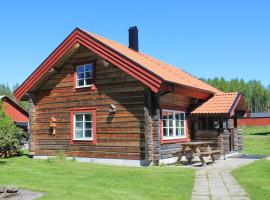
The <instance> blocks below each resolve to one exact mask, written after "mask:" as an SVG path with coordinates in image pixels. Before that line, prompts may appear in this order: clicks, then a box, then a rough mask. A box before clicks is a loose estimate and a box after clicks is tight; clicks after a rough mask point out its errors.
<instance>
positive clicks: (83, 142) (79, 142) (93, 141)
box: [70, 139, 96, 144]
mask: <svg viewBox="0 0 270 200" xmlns="http://www.w3.org/2000/svg"><path fill="white" fill-rule="evenodd" d="M70 144H96V141H95V140H93V139H89V140H75V139H74V140H71V141H70Z"/></svg>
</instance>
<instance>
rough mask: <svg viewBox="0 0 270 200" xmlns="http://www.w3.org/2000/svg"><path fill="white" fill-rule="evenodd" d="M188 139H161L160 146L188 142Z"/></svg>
mask: <svg viewBox="0 0 270 200" xmlns="http://www.w3.org/2000/svg"><path fill="white" fill-rule="evenodd" d="M189 141H190V138H178V139H162V140H161V144H170V143H180V142H189Z"/></svg>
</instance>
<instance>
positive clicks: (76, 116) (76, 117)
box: [75, 114, 83, 122]
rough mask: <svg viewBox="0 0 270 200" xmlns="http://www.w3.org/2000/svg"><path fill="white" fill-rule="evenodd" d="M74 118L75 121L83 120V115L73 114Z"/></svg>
mask: <svg viewBox="0 0 270 200" xmlns="http://www.w3.org/2000/svg"><path fill="white" fill-rule="evenodd" d="M75 120H76V122H78V121H81V122H82V121H83V115H78V114H77V115H75Z"/></svg>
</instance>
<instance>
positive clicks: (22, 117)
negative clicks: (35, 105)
mask: <svg viewBox="0 0 270 200" xmlns="http://www.w3.org/2000/svg"><path fill="white" fill-rule="evenodd" d="M0 100H1V101H2V102H3V105H4V109H5V113H6V115H8V116H9V117H10V118H11V119H12V121H13V122H14V123H15V124H16V125H17V126H19V127H22V128H27V127H28V122H29V114H28V112H27V111H26V110H25V109H23V108H22V107H21V106H20V105H18V104H17V103H16V102H15V101H13V100H12V99H10V98H9V97H7V96H0Z"/></svg>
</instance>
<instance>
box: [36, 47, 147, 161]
mask: <svg viewBox="0 0 270 200" xmlns="http://www.w3.org/2000/svg"><path fill="white" fill-rule="evenodd" d="M93 58H95V59H98V60H100V59H101V58H99V57H97V56H95V55H93V53H91V52H90V51H89V50H87V49H85V48H84V47H80V50H79V52H78V53H76V54H75V55H74V56H73V57H72V58H71V59H69V60H68V61H67V62H66V63H65V64H64V66H63V67H62V68H61V69H60V71H59V72H57V73H56V74H54V75H52V76H51V77H50V78H49V79H48V80H47V81H46V82H45V83H44V84H43V85H42V86H41V87H40V88H39V89H38V90H37V92H35V95H36V98H35V112H33V113H32V116H33V117H34V122H35V123H34V124H32V127H31V131H32V138H31V139H32V150H33V151H34V153H35V154H36V155H56V154H57V153H58V152H59V151H60V150H64V151H65V153H66V155H67V156H80V157H93V158H120V159H136V160H140V159H141V160H143V159H144V158H145V139H144V123H145V119H144V103H145V99H144V89H145V88H144V85H143V84H141V83H140V82H138V81H137V80H136V79H134V78H133V77H131V76H129V75H128V74H126V73H125V72H123V71H122V70H120V69H119V68H118V67H115V66H113V65H111V64H109V65H104V64H102V62H97V63H98V64H97V66H96V72H95V73H96V77H95V84H96V88H97V89H96V90H95V91H90V90H86V91H78V92H74V91H73V85H74V78H73V75H74V66H76V65H77V64H82V63H85V64H87V63H90V62H91V61H92V60H93ZM110 104H114V105H115V106H116V108H117V112H116V113H115V114H109V106H110ZM92 106H97V110H96V114H97V116H96V117H97V123H96V128H97V144H93V143H91V142H80V143H77V142H75V143H74V144H71V143H70V142H71V134H70V131H71V130H70V112H69V109H70V108H77V107H78V108H79V107H92ZM33 111H34V110H33ZM51 117H54V118H55V119H56V134H55V136H52V135H49V131H48V129H49V123H50V118H51Z"/></svg>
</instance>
